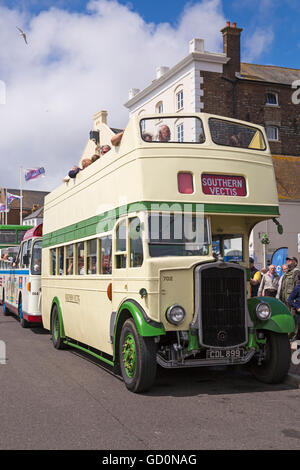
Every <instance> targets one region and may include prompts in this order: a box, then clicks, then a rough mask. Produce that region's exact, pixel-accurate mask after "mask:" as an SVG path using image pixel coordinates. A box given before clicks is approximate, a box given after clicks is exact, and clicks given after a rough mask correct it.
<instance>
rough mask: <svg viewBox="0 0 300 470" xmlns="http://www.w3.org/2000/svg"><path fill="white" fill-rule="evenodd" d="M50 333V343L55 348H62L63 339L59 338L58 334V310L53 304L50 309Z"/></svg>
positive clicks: (63, 345)
mask: <svg viewBox="0 0 300 470" xmlns="http://www.w3.org/2000/svg"><path fill="white" fill-rule="evenodd" d="M51 334H52V343H53V346H54V347H55V349H64V348H65V344H64V339H63V338H61V335H60V320H59V312H58V308H57V305H54V307H53V309H52V317H51Z"/></svg>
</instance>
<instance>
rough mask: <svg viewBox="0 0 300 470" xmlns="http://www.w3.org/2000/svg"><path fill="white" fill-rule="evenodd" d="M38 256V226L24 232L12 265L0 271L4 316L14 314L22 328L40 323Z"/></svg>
mask: <svg viewBox="0 0 300 470" xmlns="http://www.w3.org/2000/svg"><path fill="white" fill-rule="evenodd" d="M41 256H42V224H40V225H38V226H36V227H33V228H31V229H29V230H27V231H26V232H25V234H24V235H23V240H22V242H21V244H20V247H19V251H18V255H17V257H16V259H15V261H14V262H12V261H10V263H9V265H8V266H7V267H6V268H5V269H4V270H3V271H0V274H2V287H1V294H2V303H3V312H4V315H9V313H14V314H16V315H17V317H18V318H19V320H20V324H21V326H22V327H23V328H26V327H27V326H29V325H30V324H33V323H42V317H41Z"/></svg>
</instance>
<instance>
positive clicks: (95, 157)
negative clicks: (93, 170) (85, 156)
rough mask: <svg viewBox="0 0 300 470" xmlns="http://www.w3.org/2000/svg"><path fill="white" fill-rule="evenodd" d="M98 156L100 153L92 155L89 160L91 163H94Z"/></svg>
mask: <svg viewBox="0 0 300 470" xmlns="http://www.w3.org/2000/svg"><path fill="white" fill-rule="evenodd" d="M99 158H100V155H97V154H96V153H95V154H94V155H93V156H92V158H91V160H92V163H94V162H95V161H96V160H98V159H99Z"/></svg>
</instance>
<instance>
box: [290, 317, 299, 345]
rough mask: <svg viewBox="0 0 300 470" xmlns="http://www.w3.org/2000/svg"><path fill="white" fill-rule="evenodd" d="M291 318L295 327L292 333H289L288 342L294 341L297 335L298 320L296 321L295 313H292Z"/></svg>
mask: <svg viewBox="0 0 300 470" xmlns="http://www.w3.org/2000/svg"><path fill="white" fill-rule="evenodd" d="M293 319H294V323H295V328H294V331H293V332H292V333H289V340H290V343H292V342H293V341H295V340H296V338H297V335H298V322H297V318H296V314H294V315H293Z"/></svg>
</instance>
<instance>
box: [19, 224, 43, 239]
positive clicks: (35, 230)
mask: <svg viewBox="0 0 300 470" xmlns="http://www.w3.org/2000/svg"><path fill="white" fill-rule="evenodd" d="M42 235H43V224H39V225H37V226H36V227H32V228H31V229H29V230H27V232H26V233H24V236H23V240H28V239H29V238H34V237H41V236H42Z"/></svg>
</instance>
